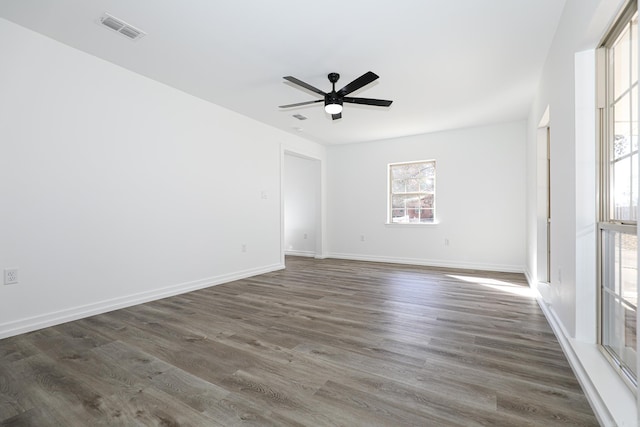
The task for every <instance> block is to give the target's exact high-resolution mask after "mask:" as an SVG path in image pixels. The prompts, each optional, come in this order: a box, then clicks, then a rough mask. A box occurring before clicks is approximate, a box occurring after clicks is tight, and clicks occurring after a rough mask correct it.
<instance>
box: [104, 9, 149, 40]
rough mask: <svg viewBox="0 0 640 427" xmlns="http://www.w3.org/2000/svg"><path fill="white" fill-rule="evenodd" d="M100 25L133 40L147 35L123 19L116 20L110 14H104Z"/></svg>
mask: <svg viewBox="0 0 640 427" xmlns="http://www.w3.org/2000/svg"><path fill="white" fill-rule="evenodd" d="M99 22H100V24H102V25H104V26H105V27H107V28H109V29H111V30H113V31H115V32H118V33H120V34H122V35H123V36H125V37H126V38H128V39H131V40H138V39H139V38H142V37H144V36H145V35H146V33H145V32H144V31H142V30H139V29H138V28H136V27H134V26H132V25H129V24H127V23H126V22H124V21H123V20H122V19H118V18H115V17H113V16H111V15H109V14H108V13H105V14H103V15H102V16H101V17H100V20H99Z"/></svg>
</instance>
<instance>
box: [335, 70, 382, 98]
mask: <svg viewBox="0 0 640 427" xmlns="http://www.w3.org/2000/svg"><path fill="white" fill-rule="evenodd" d="M377 78H378V75H377V74H376V73H374V72H371V71H367V72H366V73H364V74H363V75H361V76H360V77H358V78H357V79H355V80H354V81H352V82H351V83H349V84H348V85H346V86H345V87H343V88H342V89H340V90H339V91H338V96H345V95H348V94H350V93H351V92H354V91H356V90H358V89H360V88H361V87H363V86H366V85H368V84H369V83H371V82H372V81H374V80H376V79H377Z"/></svg>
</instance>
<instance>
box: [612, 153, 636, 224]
mask: <svg viewBox="0 0 640 427" xmlns="http://www.w3.org/2000/svg"><path fill="white" fill-rule="evenodd" d="M631 159H632V157H627V158H625V159H621V160H619V161H617V162H615V163H614V165H613V177H612V178H613V179H612V185H613V188H612V193H613V206H612V207H613V218H614V219H618V220H630V219H633V218H634V217H635V215H634V212H632V206H631Z"/></svg>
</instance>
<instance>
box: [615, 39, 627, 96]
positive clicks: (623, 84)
mask: <svg viewBox="0 0 640 427" xmlns="http://www.w3.org/2000/svg"><path fill="white" fill-rule="evenodd" d="M618 40H619V41H618V43H617V44H616V46H615V47H614V48H613V94H614V97H615V99H617V98H618V97H619V96H620V95H622V93H623V92H624V91H625V90H627V89H629V71H630V69H629V67H630V57H629V55H630V54H631V52H630V49H629V40H630V35H629V28H628V27H627V29H626V30H625V31H624V32H623V33H622V35H621V36H620V38H619V39H618Z"/></svg>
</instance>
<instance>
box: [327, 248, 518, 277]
mask: <svg viewBox="0 0 640 427" xmlns="http://www.w3.org/2000/svg"><path fill="white" fill-rule="evenodd" d="M327 258H337V259H351V260H355V261H370V262H389V263H393V264H409V265H423V266H427V267H445V268H460V269H464V270H482V271H500V272H505V273H523V272H524V267H523V266H521V265H506V264H477V263H469V262H459V261H446V260H434V259H419V258H395V257H386V256H375V255H359V254H344V253H336V252H330V253H329V254H328V256H327Z"/></svg>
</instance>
